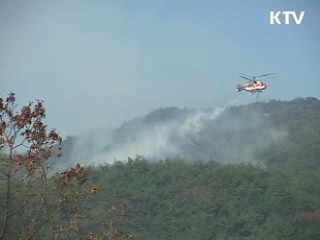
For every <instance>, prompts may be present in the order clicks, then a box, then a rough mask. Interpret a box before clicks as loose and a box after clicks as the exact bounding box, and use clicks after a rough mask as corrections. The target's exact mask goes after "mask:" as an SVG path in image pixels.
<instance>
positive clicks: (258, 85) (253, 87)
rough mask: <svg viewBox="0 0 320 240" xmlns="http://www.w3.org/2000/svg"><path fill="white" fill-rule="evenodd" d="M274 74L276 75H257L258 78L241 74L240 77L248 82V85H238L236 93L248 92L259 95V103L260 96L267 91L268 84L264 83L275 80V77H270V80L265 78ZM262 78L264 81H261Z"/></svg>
mask: <svg viewBox="0 0 320 240" xmlns="http://www.w3.org/2000/svg"><path fill="white" fill-rule="evenodd" d="M274 74H275V73H267V74H262V75H257V76H251V75H248V74H243V73H240V76H239V77H241V78H244V79H246V80H248V83H245V84H238V85H237V88H236V91H237V92H241V91H247V92H250V93H252V94H254V93H257V101H258V97H259V94H260V93H262V92H263V91H264V90H265V89H267V84H266V83H264V82H263V81H265V80H268V79H274V78H275V77H269V78H265V77H267V76H271V75H274ZM260 78H262V79H260ZM262 80H263V81H262Z"/></svg>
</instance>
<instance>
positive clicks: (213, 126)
mask: <svg viewBox="0 0 320 240" xmlns="http://www.w3.org/2000/svg"><path fill="white" fill-rule="evenodd" d="M238 103H239V99H234V100H232V101H230V102H228V103H226V104H225V105H224V106H223V107H219V108H216V109H213V110H193V111H188V113H187V114H185V115H183V117H181V116H179V117H171V118H169V120H168V119H166V120H163V119H162V120H159V119H157V120H156V121H154V120H152V121H150V122H151V123H150V122H146V121H144V118H141V119H138V120H136V121H134V123H133V124H132V121H131V122H129V123H131V124H128V125H126V126H125V127H124V128H120V129H121V131H120V132H119V131H117V130H113V131H107V132H106V131H103V132H102V131H95V132H94V131H91V132H90V133H87V134H84V135H83V136H81V137H78V138H77V140H76V142H75V144H74V147H73V152H72V156H71V162H72V163H73V164H74V163H81V164H91V165H99V164H104V163H110V164H111V163H113V162H115V161H126V160H127V158H128V157H130V158H135V157H136V156H143V157H144V158H145V159H147V160H150V161H156V160H165V159H167V158H170V159H173V158H182V159H185V160H189V161H191V160H199V159H201V160H210V159H213V160H217V161H220V162H239V161H242V162H243V161H254V158H255V153H256V152H257V151H259V150H263V149H266V148H267V147H268V146H269V145H270V144H271V143H274V142H276V141H278V140H279V139H280V138H283V137H284V136H285V135H283V133H281V131H279V130H273V129H272V128H271V127H270V126H268V125H266V123H265V122H264V120H263V119H262V116H261V115H259V114H257V113H244V114H243V113H242V115H241V114H239V116H238V115H235V116H234V115H232V116H229V115H224V116H223V120H222V121H217V120H218V119H219V117H220V116H221V115H222V114H224V113H226V110H227V109H228V108H230V107H232V106H235V105H236V104H238ZM226 114H227V113H226ZM160 116H162V115H161V114H160ZM118 130H119V129H118ZM247 133H248V134H247ZM247 135H248V136H250V137H248V136H247ZM230 136H231V137H230Z"/></svg>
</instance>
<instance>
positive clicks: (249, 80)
mask: <svg viewBox="0 0 320 240" xmlns="http://www.w3.org/2000/svg"><path fill="white" fill-rule="evenodd" d="M239 77H241V78H244V79H246V80H249V81H253V79H251V78H247V77H244V76H239Z"/></svg>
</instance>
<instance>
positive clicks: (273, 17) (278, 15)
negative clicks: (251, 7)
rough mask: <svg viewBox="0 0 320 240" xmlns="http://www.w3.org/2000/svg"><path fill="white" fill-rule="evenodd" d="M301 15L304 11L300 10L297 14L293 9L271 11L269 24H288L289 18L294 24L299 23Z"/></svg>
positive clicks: (301, 18) (302, 15)
mask: <svg viewBox="0 0 320 240" xmlns="http://www.w3.org/2000/svg"><path fill="white" fill-rule="evenodd" d="M290 17H291V18H290ZM303 17H304V11H302V12H300V14H297V13H296V12H295V11H277V12H275V11H271V12H270V24H283V23H284V24H290V23H291V21H290V20H292V19H293V21H294V22H295V24H301V23H302V20H303Z"/></svg>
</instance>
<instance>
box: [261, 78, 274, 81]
mask: <svg viewBox="0 0 320 240" xmlns="http://www.w3.org/2000/svg"><path fill="white" fill-rule="evenodd" d="M275 78H276V77H271V78H264V79H261V81H265V80H270V79H275Z"/></svg>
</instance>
